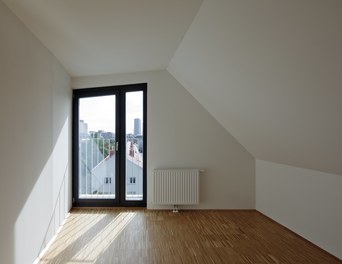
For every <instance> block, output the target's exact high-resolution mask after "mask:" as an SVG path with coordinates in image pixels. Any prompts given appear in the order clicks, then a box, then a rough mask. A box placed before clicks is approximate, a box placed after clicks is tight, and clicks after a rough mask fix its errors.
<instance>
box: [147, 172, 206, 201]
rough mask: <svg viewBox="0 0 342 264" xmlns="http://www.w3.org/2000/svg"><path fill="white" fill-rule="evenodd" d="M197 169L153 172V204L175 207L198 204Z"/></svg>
mask: <svg viewBox="0 0 342 264" xmlns="http://www.w3.org/2000/svg"><path fill="white" fill-rule="evenodd" d="M199 173H200V170H199V169H165V170H164V169H158V170H154V175H153V176H154V177H153V178H154V179H153V180H154V203H156V204H168V205H174V206H175V208H176V207H177V205H181V204H187V205H189V204H198V203H199Z"/></svg>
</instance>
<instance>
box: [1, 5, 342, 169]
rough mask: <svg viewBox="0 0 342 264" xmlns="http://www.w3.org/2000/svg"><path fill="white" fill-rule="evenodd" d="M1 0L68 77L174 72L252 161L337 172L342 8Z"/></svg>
mask: <svg viewBox="0 0 342 264" xmlns="http://www.w3.org/2000/svg"><path fill="white" fill-rule="evenodd" d="M3 2H5V3H6V4H7V5H8V6H9V8H10V9H12V11H13V12H14V13H15V14H16V15H17V16H18V17H19V18H20V19H21V20H22V21H23V22H24V23H25V24H26V25H27V26H28V27H29V28H30V29H31V31H32V32H33V33H34V34H35V35H36V36H37V37H38V38H39V39H40V40H41V41H42V42H43V44H44V45H45V46H46V47H47V48H48V49H50V50H51V52H52V53H54V55H55V56H56V57H57V58H58V59H59V60H60V61H61V63H62V64H63V65H64V67H65V68H66V69H67V71H68V72H69V73H70V74H71V75H72V76H74V77H75V76H87V75H88V76H89V75H100V74H115V73H122V72H124V73H129V72H136V71H148V70H160V69H167V70H168V71H169V72H170V73H171V74H172V75H173V76H174V77H175V78H176V79H177V80H178V81H179V82H180V83H181V84H182V85H183V86H184V87H185V88H186V89H187V90H188V91H189V92H190V93H191V94H192V95H193V96H194V97H195V98H196V99H197V100H198V101H199V102H200V103H201V104H202V105H203V106H204V107H205V108H206V109H207V110H208V111H209V112H210V113H211V114H212V115H213V116H214V117H215V118H216V119H217V120H218V121H219V122H220V123H221V124H222V125H223V126H224V127H225V128H226V129H227V130H228V131H229V132H230V133H231V134H232V135H233V136H234V137H235V138H236V139H237V140H238V141H239V142H240V143H241V144H242V145H243V146H244V147H245V148H246V149H247V150H248V151H249V152H250V153H251V154H252V155H254V157H255V158H257V159H262V160H267V161H273V162H277V163H282V164H288V165H292V166H299V167H303V168H308V169H314V170H319V171H324V172H330V173H335V174H340V175H342V16H341V14H342V1H340V0H300V1H297V0H286V1H273V0H257V1H247V0H204V1H203V3H202V1H201V0H165V1H161V0H99V1H93V0H58V1H52V0H49V1H47V0H3ZM190 25H191V26H190Z"/></svg>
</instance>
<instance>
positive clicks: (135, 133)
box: [134, 118, 141, 135]
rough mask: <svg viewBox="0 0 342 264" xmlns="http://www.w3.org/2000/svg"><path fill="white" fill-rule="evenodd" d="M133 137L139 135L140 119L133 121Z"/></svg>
mask: <svg viewBox="0 0 342 264" xmlns="http://www.w3.org/2000/svg"><path fill="white" fill-rule="evenodd" d="M134 135H141V119H140V118H135V119H134Z"/></svg>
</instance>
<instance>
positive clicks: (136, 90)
mask: <svg viewBox="0 0 342 264" xmlns="http://www.w3.org/2000/svg"><path fill="white" fill-rule="evenodd" d="M146 92H147V85H146V84H134V85H123V86H114V87H102V88H89V89H78V90H74V92H73V205H74V206H146Z"/></svg>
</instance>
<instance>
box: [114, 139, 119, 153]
mask: <svg viewBox="0 0 342 264" xmlns="http://www.w3.org/2000/svg"><path fill="white" fill-rule="evenodd" d="M115 151H119V142H118V141H116V142H115Z"/></svg>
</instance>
